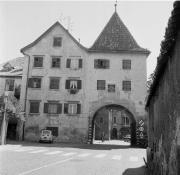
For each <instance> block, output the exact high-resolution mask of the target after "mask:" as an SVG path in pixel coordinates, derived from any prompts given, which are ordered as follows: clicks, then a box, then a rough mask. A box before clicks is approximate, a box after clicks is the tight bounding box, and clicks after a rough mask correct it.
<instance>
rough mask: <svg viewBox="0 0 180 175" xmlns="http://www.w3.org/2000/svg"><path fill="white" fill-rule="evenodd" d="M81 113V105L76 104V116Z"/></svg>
mask: <svg viewBox="0 0 180 175" xmlns="http://www.w3.org/2000/svg"><path fill="white" fill-rule="evenodd" d="M80 113H81V104H77V114H80Z"/></svg>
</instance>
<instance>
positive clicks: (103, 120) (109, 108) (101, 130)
mask: <svg viewBox="0 0 180 175" xmlns="http://www.w3.org/2000/svg"><path fill="white" fill-rule="evenodd" d="M113 112H114V113H117V116H116V115H114V114H113ZM123 115H124V116H127V118H128V119H129V123H126V124H127V125H125V123H121V121H120V120H122V118H124V116H123ZM120 116H121V118H120ZM125 121H126V120H125ZM127 121H128V120H127ZM123 127H124V128H128V127H129V134H130V135H131V145H135V144H136V120H135V117H134V115H133V114H132V113H131V112H130V111H129V109H127V108H125V107H124V106H121V105H118V104H108V105H104V106H102V107H100V108H99V109H97V110H96V111H95V113H94V115H93V117H92V142H91V143H93V139H95V140H101V138H102V135H103V139H105V140H110V139H113V138H117V139H121V138H122V137H123V136H124V135H123V132H122V133H120V132H121V129H122V128H123ZM113 128H116V131H117V133H115V129H114V130H113ZM113 131H114V135H113V138H112V133H113ZM121 134H122V135H121ZM126 134H127V133H126ZM120 135H121V136H120Z"/></svg>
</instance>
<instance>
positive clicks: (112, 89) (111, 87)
mask: <svg viewBox="0 0 180 175" xmlns="http://www.w3.org/2000/svg"><path fill="white" fill-rule="evenodd" d="M108 92H115V84H108Z"/></svg>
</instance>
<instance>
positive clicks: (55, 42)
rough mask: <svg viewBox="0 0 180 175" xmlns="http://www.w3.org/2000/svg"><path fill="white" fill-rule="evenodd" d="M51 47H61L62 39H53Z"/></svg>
mask: <svg viewBox="0 0 180 175" xmlns="http://www.w3.org/2000/svg"><path fill="white" fill-rule="evenodd" d="M53 46H54V47H61V46H62V38H61V37H54V40H53Z"/></svg>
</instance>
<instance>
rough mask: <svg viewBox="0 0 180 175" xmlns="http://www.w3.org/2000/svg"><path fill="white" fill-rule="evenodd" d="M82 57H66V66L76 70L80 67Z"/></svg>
mask: <svg viewBox="0 0 180 175" xmlns="http://www.w3.org/2000/svg"><path fill="white" fill-rule="evenodd" d="M82 62H83V60H82V59H77V58H76V59H75V58H74V59H69V58H68V59H67V61H66V68H71V69H72V70H76V69H79V68H82Z"/></svg>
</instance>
